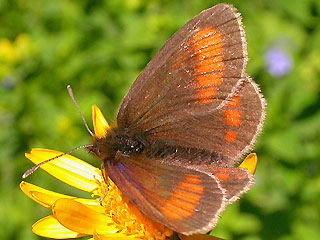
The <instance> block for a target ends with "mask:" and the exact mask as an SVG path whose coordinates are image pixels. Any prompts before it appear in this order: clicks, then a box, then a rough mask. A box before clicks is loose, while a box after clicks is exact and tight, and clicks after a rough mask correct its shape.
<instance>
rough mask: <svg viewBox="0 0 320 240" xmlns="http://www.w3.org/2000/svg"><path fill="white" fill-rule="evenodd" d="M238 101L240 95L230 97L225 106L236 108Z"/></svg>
mask: <svg viewBox="0 0 320 240" xmlns="http://www.w3.org/2000/svg"><path fill="white" fill-rule="evenodd" d="M239 102H240V96H235V97H233V98H232V99H231V101H230V102H229V103H228V105H227V107H229V108H236V107H239Z"/></svg>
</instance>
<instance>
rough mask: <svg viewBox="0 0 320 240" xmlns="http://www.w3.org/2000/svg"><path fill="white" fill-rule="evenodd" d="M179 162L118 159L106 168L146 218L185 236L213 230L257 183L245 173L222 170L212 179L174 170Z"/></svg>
mask: <svg viewBox="0 0 320 240" xmlns="http://www.w3.org/2000/svg"><path fill="white" fill-rule="evenodd" d="M175 160H176V156H174V155H170V156H167V157H166V159H163V158H157V157H153V158H150V157H149V156H146V155H143V154H139V155H132V156H126V155H123V154H121V153H118V154H117V156H116V159H115V160H114V161H107V162H105V164H106V169H107V172H108V175H109V176H110V178H111V179H112V180H113V181H114V182H115V183H116V185H117V186H118V187H119V189H120V190H121V191H122V192H124V193H125V194H126V196H127V197H128V198H129V200H130V201H131V202H132V203H133V204H134V205H136V206H137V207H138V208H139V209H140V210H141V211H142V212H143V213H144V214H146V215H147V216H148V217H150V218H152V219H153V220H155V221H158V222H160V223H162V224H164V225H165V226H167V227H169V228H170V229H173V230H174V231H176V232H179V233H183V234H186V235H189V234H194V233H204V232H207V231H209V230H211V229H212V228H213V227H214V226H215V225H216V223H217V221H218V218H219V215H220V214H221V212H222V211H223V210H224V208H225V205H226V204H229V203H231V202H232V201H233V200H234V198H235V196H239V195H240V194H241V193H243V192H245V190H247V189H248V188H249V187H250V185H251V184H252V183H253V180H252V179H253V177H252V176H251V175H250V174H248V173H247V171H246V170H245V169H230V168H229V169H227V168H226V169H222V168H217V169H213V170H212V171H211V172H212V174H209V173H206V172H203V171H198V170H195V169H190V168H186V167H183V166H179V165H173V163H174V162H175Z"/></svg>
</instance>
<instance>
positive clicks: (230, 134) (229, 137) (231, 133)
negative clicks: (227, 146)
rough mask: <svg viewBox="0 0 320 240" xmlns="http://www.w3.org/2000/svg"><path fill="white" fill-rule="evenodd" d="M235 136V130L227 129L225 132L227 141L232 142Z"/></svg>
mask: <svg viewBox="0 0 320 240" xmlns="http://www.w3.org/2000/svg"><path fill="white" fill-rule="evenodd" d="M236 138H237V133H236V132H235V131H232V130H227V132H226V140H227V142H234V140H236Z"/></svg>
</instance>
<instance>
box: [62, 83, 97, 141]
mask: <svg viewBox="0 0 320 240" xmlns="http://www.w3.org/2000/svg"><path fill="white" fill-rule="evenodd" d="M67 89H68V93H69V96H70V98H71V100H72V102H73V103H74V105H76V108H77V109H78V111H79V113H80V116H81V118H82V121H83V123H84V126H85V127H86V129H87V131H88V132H89V134H90V135H91V136H92V137H93V136H94V135H93V133H92V131H91V130H90V128H89V127H88V124H87V122H86V120H85V118H84V116H83V114H82V112H81V110H80V107H79V105H78V104H77V102H76V100H75V99H74V96H73V92H72V88H71V86H70V85H68V86H67Z"/></svg>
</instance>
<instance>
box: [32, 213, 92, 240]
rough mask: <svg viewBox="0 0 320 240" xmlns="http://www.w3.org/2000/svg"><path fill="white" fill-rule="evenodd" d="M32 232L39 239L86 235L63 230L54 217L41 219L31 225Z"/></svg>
mask: <svg viewBox="0 0 320 240" xmlns="http://www.w3.org/2000/svg"><path fill="white" fill-rule="evenodd" d="M32 232H34V233H35V234H37V235H39V236H41V237H46V238H54V239H66V238H77V237H83V236H86V234H81V233H78V232H74V231H71V230H69V229H67V228H65V227H64V226H62V225H61V224H60V223H59V222H58V220H57V219H56V218H55V217H54V216H48V217H45V218H42V219H40V220H39V221H38V222H36V223H35V224H33V226H32Z"/></svg>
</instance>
